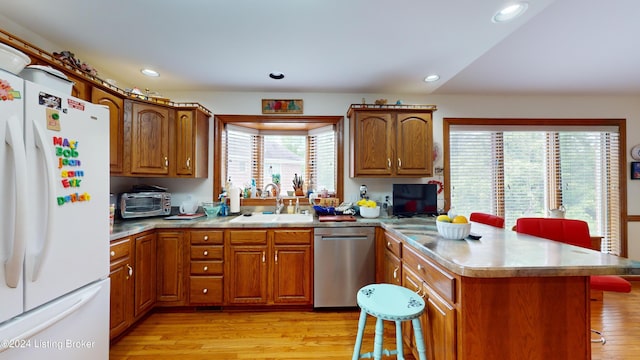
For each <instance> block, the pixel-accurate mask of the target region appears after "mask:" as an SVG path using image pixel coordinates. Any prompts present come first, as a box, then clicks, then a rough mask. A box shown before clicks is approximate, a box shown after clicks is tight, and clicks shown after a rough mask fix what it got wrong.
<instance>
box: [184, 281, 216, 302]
mask: <svg viewBox="0 0 640 360" xmlns="http://www.w3.org/2000/svg"><path fill="white" fill-rule="evenodd" d="M222 284H223V283H222V276H191V277H190V278H189V302H190V303H191V304H194V303H198V304H222V294H223V292H222Z"/></svg>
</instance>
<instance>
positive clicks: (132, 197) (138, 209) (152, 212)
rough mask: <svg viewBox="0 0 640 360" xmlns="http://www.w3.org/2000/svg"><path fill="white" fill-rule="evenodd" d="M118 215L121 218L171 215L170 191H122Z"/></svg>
mask: <svg viewBox="0 0 640 360" xmlns="http://www.w3.org/2000/svg"><path fill="white" fill-rule="evenodd" d="M120 215H121V216H122V218H123V219H131V218H139V217H151V216H167V215H171V193H168V192H157V191H147V192H135V193H122V194H121V195H120Z"/></svg>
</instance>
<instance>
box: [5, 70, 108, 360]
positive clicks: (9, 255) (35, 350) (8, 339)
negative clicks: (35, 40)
mask: <svg viewBox="0 0 640 360" xmlns="http://www.w3.org/2000/svg"><path fill="white" fill-rule="evenodd" d="M0 200H1V201H2V204H1V205H0V360H16V359H47V360H57V359H65V360H70V359H72V360H74V359H77V360H80V359H82V360H85V359H105V360H106V359H108V357H109V297H110V296H109V278H108V275H109V258H108V252H109V112H108V109H107V108H105V107H102V106H98V105H94V104H91V103H88V102H86V101H84V100H80V99H76V98H73V97H71V96H69V95H66V94H64V93H62V92H60V91H58V90H53V89H50V88H46V87H43V86H41V85H38V84H34V83H32V82H29V81H24V80H23V79H21V78H19V77H17V76H15V75H13V74H11V73H8V72H5V71H3V70H0Z"/></svg>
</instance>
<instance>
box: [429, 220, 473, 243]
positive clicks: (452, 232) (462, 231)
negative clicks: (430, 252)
mask: <svg viewBox="0 0 640 360" xmlns="http://www.w3.org/2000/svg"><path fill="white" fill-rule="evenodd" d="M436 228H437V229H438V233H439V234H440V236H442V237H443V238H445V239H451V240H462V239H464V238H466V237H467V236H469V233H470V232H471V224H470V223H469V221H468V220H467V218H466V217H464V216H462V215H456V216H454V217H453V218H451V217H449V216H448V215H440V216H438V217H437V218H436Z"/></svg>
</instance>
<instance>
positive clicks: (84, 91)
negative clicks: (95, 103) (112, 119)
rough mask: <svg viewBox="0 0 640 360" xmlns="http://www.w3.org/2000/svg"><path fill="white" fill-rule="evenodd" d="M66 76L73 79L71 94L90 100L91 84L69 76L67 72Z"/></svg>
mask: <svg viewBox="0 0 640 360" xmlns="http://www.w3.org/2000/svg"><path fill="white" fill-rule="evenodd" d="M67 77H68V78H69V80H71V81H73V86H72V87H71V96H73V97H77V98H78V99H82V100H85V101H90V100H91V85H89V84H88V83H87V82H86V81H83V80H82V79H80V78H78V77H75V76H70V75H68V74H67Z"/></svg>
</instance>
